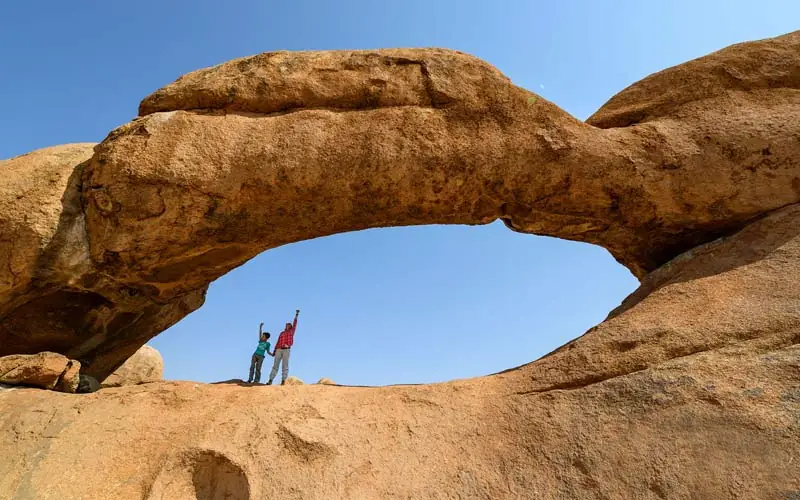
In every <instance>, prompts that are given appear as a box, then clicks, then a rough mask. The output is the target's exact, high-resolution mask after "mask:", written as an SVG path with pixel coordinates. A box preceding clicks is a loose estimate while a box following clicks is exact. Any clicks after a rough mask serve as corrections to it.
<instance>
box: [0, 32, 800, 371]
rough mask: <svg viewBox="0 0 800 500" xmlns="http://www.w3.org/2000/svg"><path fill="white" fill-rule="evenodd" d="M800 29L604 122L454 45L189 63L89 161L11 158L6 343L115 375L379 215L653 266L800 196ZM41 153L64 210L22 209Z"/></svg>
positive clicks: (2, 343)
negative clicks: (270, 260)
mask: <svg viewBox="0 0 800 500" xmlns="http://www.w3.org/2000/svg"><path fill="white" fill-rule="evenodd" d="M799 39H800V32H795V33H791V34H788V35H785V36H782V37H778V38H775V39H772V40H768V41H761V42H751V43H747V44H740V45H737V46H734V47H730V48H728V49H726V50H724V51H720V52H717V53H714V54H710V55H708V56H706V57H704V58H700V59H698V60H695V61H691V62H689V63H686V64H684V65H681V66H678V67H676V68H672V69H670V70H667V71H664V72H661V73H658V74H656V75H653V76H651V77H649V78H647V79H646V80H644V81H643V82H640V83H639V84H635V85H634V86H632V87H631V88H630V89H628V90H625V91H623V92H622V93H620V94H619V96H617V97H615V98H614V99H612V100H611V101H610V102H609V103H608V104H607V105H606V106H604V107H603V108H602V109H601V110H599V111H598V113H597V114H596V115H595V116H594V117H593V118H592V120H590V123H594V124H596V125H597V126H598V127H615V128H605V129H604V128H598V127H593V126H591V125H589V124H585V123H582V122H579V121H578V120H575V119H574V118H573V117H571V116H569V115H568V114H566V113H565V112H564V111H562V110H561V109H559V108H558V107H556V106H555V105H553V104H551V103H549V102H547V101H546V100H544V99H538V100H536V101H535V103H533V104H531V103H530V101H529V100H528V98H529V96H531V95H532V94H531V93H530V92H528V91H526V90H524V89H521V88H519V87H516V86H514V85H512V84H511V83H510V82H509V81H508V79H507V78H506V77H504V76H503V75H502V74H501V73H499V72H498V71H497V70H496V69H494V68H493V67H491V66H490V65H488V64H486V63H484V62H482V61H480V60H478V59H475V58H473V57H471V56H468V55H466V54H462V53H459V52H455V51H449V50H440V49H419V50H417V49H403V50H400V49H398V50H381V51H335V52H301V53H285V52H281V53H270V54H262V55H258V56H253V57H250V58H245V59H240V60H236V61H231V62H229V63H225V64H222V65H219V66H216V67H213V68H208V69H205V70H201V71H198V72H194V73H191V74H189V75H186V76H184V77H183V78H181V79H179V80H178V81H176V82H175V83H173V84H171V85H168V86H167V87H165V88H163V89H161V90H159V91H157V92H155V93H154V94H153V95H152V96H150V97H148V98H146V99H145V100H144V101H143V102H142V104H141V106H140V114H141V115H142V116H141V117H139V118H137V119H135V120H134V121H132V122H131V123H129V124H126V125H123V126H122V127H120V128H118V129H116V130H114V131H113V132H111V133H110V134H109V136H108V137H107V138H106V139H105V140H104V141H103V142H102V143H101V144H100V145H98V146H97V147H96V148H95V154H94V155H93V157H92V159H91V161H90V162H89V163H88V164H87V163H86V158H87V157H88V146H85V145H83V146H64V147H60V148H69V150H70V151H72V153H70V154H71V155H72V156H65V155H62V154H60V153H58V154H56V153H57V152H58V151H60V150H58V151H56V150H53V149H48V150H42V151H38V152H34V153H31V154H29V155H25V156H22V157H18V158H15V159H12V160H8V161H5V162H2V163H0V170H2V171H3V173H4V174H5V173H10V175H4V180H3V183H5V184H4V187H3V188H2V190H0V227H2V228H5V227H11V228H12V229H13V231H16V232H17V233H20V234H22V235H23V236H24V237H26V238H29V239H30V241H31V242H32V243H26V244H25V245H24V246H23V247H22V248H23V249H22V250H19V249H17V247H16V246H15V243H14V242H15V241H17V240H18V239H19V238H18V237H17V236H15V237H14V238H13V241H12V242H11V243H9V242H6V243H4V244H3V245H5V246H2V245H0V252H2V253H0V255H2V254H6V255H10V256H12V257H13V258H9V260H10V262H11V267H10V269H12V270H11V271H6V270H5V269H3V270H2V271H0V273H6V274H0V279H2V280H3V282H4V283H6V284H5V285H3V286H4V287H5V288H4V290H6V291H5V292H2V291H0V355H2V354H11V353H25V352H38V351H40V350H43V349H48V350H53V351H57V352H62V353H64V354H66V355H67V356H69V357H70V358H73V359H78V360H80V361H81V362H82V365H83V368H82V369H83V370H84V371H85V372H86V373H87V374H89V375H92V376H94V377H96V378H98V379H103V378H105V377H106V376H108V375H109V374H110V373H111V372H113V371H114V370H115V369H116V368H118V367H119V366H120V365H121V364H122V363H123V362H124V360H125V359H127V358H128V357H130V356H131V355H132V354H133V353H134V352H135V351H136V350H137V349H138V348H139V347H141V346H142V345H143V344H144V343H145V342H146V341H147V340H148V339H150V338H152V337H153V336H154V335H156V334H158V333H159V332H161V331H163V330H164V329H165V328H167V327H168V326H170V325H171V324H173V323H175V322H176V321H177V320H179V319H180V318H182V317H183V316H185V315H186V314H188V313H189V312H191V311H192V310H194V309H196V308H197V307H199V306H200V305H201V304H202V302H203V298H204V295H205V291H206V289H207V286H208V284H209V283H210V282H211V281H213V280H214V279H216V278H217V277H219V276H220V275H222V274H224V273H225V272H227V271H229V270H230V269H232V268H234V267H237V266H239V265H241V264H242V263H244V262H246V261H247V260H248V259H250V258H252V257H253V256H255V255H257V254H258V253H259V252H262V251H264V250H266V249H269V248H274V247H276V246H279V245H283V244H287V243H291V242H294V241H299V240H303V239H308V238H313V237H318V236H324V235H329V234H334V233H338V232H344V231H351V230H357V229H365V228H370V227H382V226H398V225H412V224H434V223H449V224H455V223H458V224H483V223H488V222H491V221H493V220H496V219H498V218H500V219H503V220H504V221H505V222H506V224H507V225H509V227H511V228H512V229H514V230H517V231H522V232H528V233H536V234H547V235H551V236H557V237H561V238H567V239H573V240H580V241H588V242H592V243H596V244H598V245H602V246H604V247H605V248H607V249H608V250H609V251H610V252H611V253H612V254H613V255H614V256H615V257H616V258H617V259H618V260H619V261H620V262H622V263H623V264H625V265H626V266H628V267H629V268H630V269H631V271H633V272H634V273H635V274H636V275H637V276H639V277H643V276H644V275H645V274H646V273H647V272H649V271H652V270H654V269H656V268H658V267H659V266H661V265H662V264H664V263H666V262H668V261H669V260H670V259H672V258H674V257H676V256H677V255H679V254H680V253H682V252H685V251H687V250H689V249H691V248H693V247H695V246H696V245H699V244H703V243H706V242H708V241H711V240H713V239H715V238H717V237H718V236H720V235H725V234H730V233H732V232H734V231H736V230H738V229H740V228H742V227H744V225H746V224H747V223H748V222H750V221H752V220H755V219H757V218H758V217H760V216H763V215H764V214H766V213H769V212H771V211H774V210H777V209H779V208H781V207H784V206H788V205H791V204H793V203H797V202H799V201H800V160H798V159H799V158H800V140H798V137H800V91H798V90H799V89H800V83H799V82H800V49H798V40H799ZM706 73H708V74H706ZM665 89H666V90H665ZM665 95H668V98H665V97H664V96H665ZM622 124H624V125H627V126H624V127H621V126H618V125H622ZM42 165H46V166H47V167H46V169H45V170H46V171H48V172H49V171H50V170H49V169H53V171H55V172H57V173H58V175H57V176H56V177H58V179H60V180H59V181H58V182H61V183H62V184H58V183H56V185H64V186H66V187H64V191H62V192H63V193H64V195H63V200H62V203H63V204H64V210H63V212H62V213H61V216H63V217H61V218H63V219H64V223H63V224H62V223H61V222H60V221H59V222H58V224H55V221H56V220H58V217H56V216H57V215H58V213H57V210H51V212H52V213H51V212H48V213H49V214H50V215H48V216H47V217H48V218H46V219H42V220H46V221H47V224H46V227H47V228H49V229H47V230H46V231H45V230H34V229H30V228H27V226H26V224H28V219H26V218H25V217H23V216H21V215H20V212H18V211H16V208H14V207H15V205H14V203H15V201H14V200H15V196H17V193H18V192H19V191H20V188H19V187H17V185H20V186H28V185H32V186H36V184H35V182H34V180H35V179H39V178H40V176H39V175H38V173H37V172H38V170H37V169H39V170H41V169H42V168H44V167H42ZM70 178H71V179H73V182H71V183H66V184H64V182H65V181H64V179H70ZM37 189H39V188H36V189H34V190H33V192H34V194H33V195H32V196H33V199H39V198H42V199H45V198H46V199H47V200H50V202H49V203H50V205H48V206H53V205H52V202H53V200H54V199H55V198H54V197H53V193H51V192H50V191H47V190H46V189H45V188H41V189H40V190H37ZM47 189H51V187H47ZM57 191H58V190H55V191H54V192H57ZM37 197H38V198H37ZM35 205H36V204H35V203H34V204H33V205H32V206H35ZM56 208H57V207H56ZM54 217H55V218H54ZM54 224H55V226H54ZM53 227H55V229H53ZM4 231H5V229H4ZM37 231H38V232H37ZM43 231H44V232H43ZM47 231H49V232H47ZM28 233H30V234H28ZM4 234H5V233H4ZM9 234H11V233H9ZM15 234H16V233H15ZM42 234H44V235H45V236H41V235H42ZM25 235H27V236H25ZM47 238H50V240H52V241H54V242H58V241H64V242H67V243H63V244H61V243H59V244H50V245H47V244H46V240H47ZM26 241H27V240H26ZM43 242H45V243H43ZM33 243H36V245H38V246H36V245H34V246H31V245H33ZM43 245H44V246H45V248H46V250H47V251H46V252H45V251H42V250H36V251H33V252H32V251H30V250H29V248H42V246H43ZM31 252H32V253H31ZM38 255H47V256H48V257H45V258H40V257H38ZM4 267H5V266H0V269H2V268H4ZM32 276H34V277H35V279H34V278H32ZM43 310H47V311H51V312H50V314H48V315H42V314H41V311H43Z"/></svg>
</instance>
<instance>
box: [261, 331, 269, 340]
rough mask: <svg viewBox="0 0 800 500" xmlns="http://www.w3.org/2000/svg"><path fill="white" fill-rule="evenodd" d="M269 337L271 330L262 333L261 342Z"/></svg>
mask: <svg viewBox="0 0 800 500" xmlns="http://www.w3.org/2000/svg"><path fill="white" fill-rule="evenodd" d="M268 338H269V332H264V333H262V334H261V342H264V341H265V340H267V339H268Z"/></svg>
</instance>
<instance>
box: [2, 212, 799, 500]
mask: <svg viewBox="0 0 800 500" xmlns="http://www.w3.org/2000/svg"><path fill="white" fill-rule="evenodd" d="M798 282H800V206H794V207H790V208H787V209H784V210H781V211H779V212H776V213H774V214H772V215H770V216H768V217H766V218H764V219H763V220H761V221H759V222H756V223H753V224H752V225H750V226H748V227H746V228H745V229H744V230H742V231H741V232H739V233H738V234H735V235H733V236H731V237H729V238H725V239H722V240H719V241H715V242H712V243H710V244H708V245H705V246H703V247H700V248H697V249H694V250H692V251H691V252H689V253H687V254H684V255H681V256H680V257H678V258H677V259H674V260H673V261H671V262H670V263H669V264H667V265H666V266H663V267H662V268H660V269H659V270H657V271H656V272H655V273H653V274H651V275H650V276H649V277H648V278H646V279H645V280H644V282H643V284H642V286H641V288H640V289H639V290H638V291H637V293H635V294H633V295H632V296H631V297H630V298H629V299H628V300H627V301H626V302H625V304H623V305H622V307H620V308H619V309H618V310H617V311H615V312H614V313H613V314H612V317H611V318H609V319H608V320H607V321H605V322H604V323H602V324H600V325H598V326H597V327H596V328H594V329H592V330H590V331H589V332H587V333H586V334H585V335H584V336H583V337H581V338H580V339H577V340H576V341H574V342H572V343H570V344H568V345H567V346H565V347H564V348H562V349H559V350H557V351H555V352H553V353H552V354H550V355H549V356H546V357H545V358H543V359H541V360H539V361H536V362H534V363H531V364H529V365H526V366H523V367H520V368H517V369H513V370H509V371H506V372H504V373H500V374H497V375H493V376H489V377H481V378H476V379H471V380H461V381H455V382H450V383H445V384H434V385H421V386H393V387H382V388H354V387H353V388H349V387H338V388H337V389H336V390H335V391H332V390H330V389H329V388H327V387H321V386H319V385H316V384H312V385H304V386H299V387H291V388H289V387H280V386H270V387H266V386H263V387H247V386H243V385H236V384H220V385H206V384H193V383H188V382H161V383H154V384H148V385H146V386H130V387H122V388H115V389H106V390H103V391H101V392H99V393H97V394H91V395H86V396H83V397H80V396H70V395H65V394H58V393H44V392H41V391H39V392H37V391H34V390H15V391H11V392H4V393H0V450H1V451H2V458H0V492H2V493H0V498H37V499H44V500H47V499H56V498H58V499H61V498H104V499H105V498H108V499H115V498H125V499H127V498H145V499H150V500H156V499H159V500H161V499H170V500H172V499H187V498H191V499H194V498H225V495H228V497H229V498H254V499H255V498H284V497H289V498H291V497H295V498H303V499H307V500H316V499H320V500H321V499H325V500H327V499H331V498H354V499H358V498H370V499H372V498H375V499H380V498H387V499H388V498H414V499H438V498H459V497H460V498H478V499H492V500H494V499H505V498H513V499H530V498H537V499H543V500H549V499H559V500H562V499H567V498H568V499H595V498H609V499H631V498H635V499H642V500H657V499H707V498H708V499H712V498H713V499H759V500H760V499H773V498H774V499H785V498H794V497H795V496H797V495H798V494H800V475H798V474H797V463H796V460H797V458H796V457H798V456H800V418H799V417H798V416H800V287H797V286H796V285H797V283H798ZM167 417H168V418H167ZM87 428H91V429H92V432H86V429H87ZM254 437H257V443H256V442H255V441H254ZM85 450H91V453H86V451H85ZM34 456H36V457H37V459H36V460H32V459H31V457H34ZM109 463H113V464H114V467H101V466H100V464H109ZM63 464H70V469H69V470H70V472H69V476H65V475H60V474H54V471H60V470H63ZM287 471H291V472H287ZM67 477H68V478H80V480H71V479H69V480H65V479H66V478H67ZM4 495H5V496H4Z"/></svg>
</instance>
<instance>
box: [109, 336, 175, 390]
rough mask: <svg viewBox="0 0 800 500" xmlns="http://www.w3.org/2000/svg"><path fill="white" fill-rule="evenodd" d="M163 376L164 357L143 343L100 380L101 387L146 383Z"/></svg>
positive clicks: (155, 380)
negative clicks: (120, 364) (112, 371)
mask: <svg viewBox="0 0 800 500" xmlns="http://www.w3.org/2000/svg"><path fill="white" fill-rule="evenodd" d="M163 378H164V359H163V358H162V357H161V353H159V352H158V351H157V350H156V349H154V348H153V347H150V346H149V345H143V346H142V347H140V348H139V350H138V351H136V352H135V353H134V355H133V356H131V357H130V358H128V360H127V361H125V363H123V364H122V366H120V367H119V368H117V369H116V370H114V373H112V374H111V375H109V376H108V377H107V378H106V379H105V380H103V382H102V387H119V386H122V385H136V384H146V383H148V382H158V381H159V380H162V379H163Z"/></svg>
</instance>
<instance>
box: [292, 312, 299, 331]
mask: <svg viewBox="0 0 800 500" xmlns="http://www.w3.org/2000/svg"><path fill="white" fill-rule="evenodd" d="M298 316H300V309H297V310H296V311H295V313H294V323H292V333H294V331H295V330H297V317H298Z"/></svg>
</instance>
